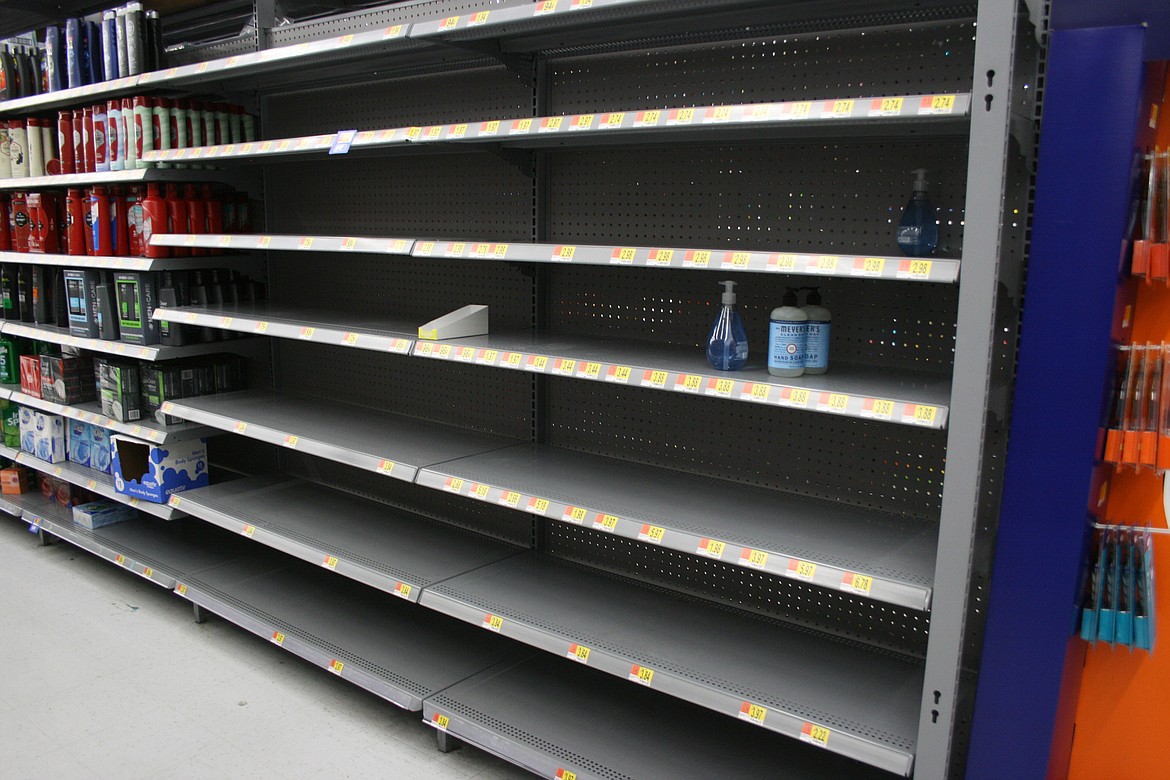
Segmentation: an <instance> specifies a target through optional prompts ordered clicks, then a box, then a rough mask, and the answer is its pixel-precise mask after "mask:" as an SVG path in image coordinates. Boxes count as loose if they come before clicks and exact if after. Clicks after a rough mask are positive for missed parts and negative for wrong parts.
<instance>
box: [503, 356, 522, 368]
mask: <svg viewBox="0 0 1170 780" xmlns="http://www.w3.org/2000/svg"><path fill="white" fill-rule="evenodd" d="M523 359H524V356H523V355H521V354H520V353H519V352H509V353H508V356H507V357H506V358H505V359H504V362H505V363H507V364H508V365H509V366H511V367H512V368H515V367H516V366H518V365H520V361H521V360H523Z"/></svg>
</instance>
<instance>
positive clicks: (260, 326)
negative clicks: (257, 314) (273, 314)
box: [253, 320, 268, 333]
mask: <svg viewBox="0 0 1170 780" xmlns="http://www.w3.org/2000/svg"><path fill="white" fill-rule="evenodd" d="M253 330H254V331H256V332H257V333H264V332H266V331H267V330H268V323H267V322H264V321H263V320H260V321H259V322H257V323H256V326H255V327H254V328H253Z"/></svg>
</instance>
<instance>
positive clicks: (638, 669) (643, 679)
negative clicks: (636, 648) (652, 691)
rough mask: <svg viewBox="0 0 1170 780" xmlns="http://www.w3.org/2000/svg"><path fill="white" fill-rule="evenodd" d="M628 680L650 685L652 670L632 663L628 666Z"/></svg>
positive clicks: (652, 676) (652, 675)
mask: <svg viewBox="0 0 1170 780" xmlns="http://www.w3.org/2000/svg"><path fill="white" fill-rule="evenodd" d="M630 680H632V681H633V682H636V683H641V684H642V685H650V683H652V682H653V681H654V670H653V669H648V668H646V667H645V666H639V665H638V664H634V665H633V666H631V667H630Z"/></svg>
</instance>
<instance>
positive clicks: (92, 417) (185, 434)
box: [0, 385, 214, 444]
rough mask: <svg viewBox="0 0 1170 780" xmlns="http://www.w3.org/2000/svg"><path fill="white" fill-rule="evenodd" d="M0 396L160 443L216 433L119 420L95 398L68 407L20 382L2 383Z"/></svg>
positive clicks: (202, 428) (196, 427)
mask: <svg viewBox="0 0 1170 780" xmlns="http://www.w3.org/2000/svg"><path fill="white" fill-rule="evenodd" d="M0 398H7V399H8V400H10V401H15V402H16V403H18V404H20V405H21V406H31V407H32V408H33V409H40V410H41V411H42V412H49V413H50V414H60V415H62V416H64V417H68V418H69V419H71V420H81V421H82V422H87V423H91V424H93V425H97V426H99V427H102V428H108V429H110V430H111V431H116V432H117V433H124V434H126V435H128V436H136V437H138V438H140V439H147V440H149V441H153V442H156V443H159V444H161V443H163V442H166V441H180V440H183V439H198V438H202V437H204V436H207V435H209V434H211V433H214V430H213V429H211V428H209V427H207V426H203V425H194V424H192V423H178V424H176V425H158V424H157V423H154V422H152V421H150V420H143V421H140V422H135V423H124V422H118V421H117V420H114V419H111V418H109V417H106V416H105V415H104V414H102V408H101V404H99V403H97V402H96V401H87V402H85V403H80V404H73V405H72V406H67V405H65V404H58V403H53V402H52V401H46V400H44V399H42V398H37V397H36V396H32V395H29V394H27V393H23V392H21V390H20V385H0Z"/></svg>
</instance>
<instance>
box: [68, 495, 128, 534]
mask: <svg viewBox="0 0 1170 780" xmlns="http://www.w3.org/2000/svg"><path fill="white" fill-rule="evenodd" d="M137 516H138V510H137V509H135V508H134V507H131V506H126V505H125V504H117V503H114V502H113V501H91V502H89V503H87V504H78V505H77V506H75V507H73V522H74V523H76V524H77V525H79V526H81V527H82V528H88V529H89V530H91V531H92V530H93V529H95V528H101V527H102V526H103V525H112V524H113V523H121V522H124V521H126V520H133V519H134V518H136V517H137Z"/></svg>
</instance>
